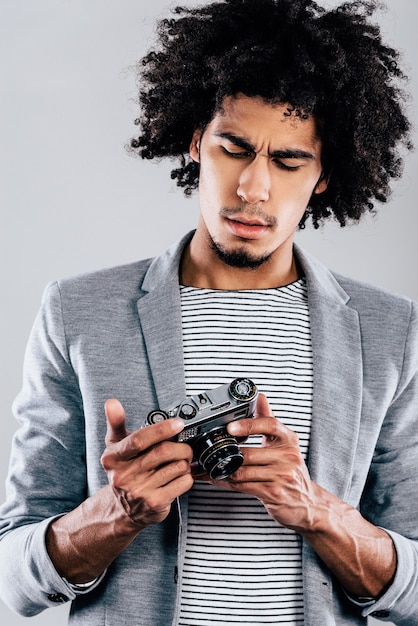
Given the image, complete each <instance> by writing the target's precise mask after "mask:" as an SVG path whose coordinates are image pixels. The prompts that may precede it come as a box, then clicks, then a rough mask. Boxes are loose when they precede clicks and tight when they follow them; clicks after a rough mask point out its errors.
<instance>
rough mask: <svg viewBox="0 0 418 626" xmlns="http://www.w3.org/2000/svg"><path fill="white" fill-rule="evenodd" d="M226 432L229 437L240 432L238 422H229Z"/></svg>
mask: <svg viewBox="0 0 418 626" xmlns="http://www.w3.org/2000/svg"><path fill="white" fill-rule="evenodd" d="M228 430H229V432H230V433H231V435H235V434H237V433H239V432H240V430H241V428H240V425H239V424H238V422H231V423H230V424H228Z"/></svg>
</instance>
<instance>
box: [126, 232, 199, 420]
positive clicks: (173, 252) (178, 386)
mask: <svg viewBox="0 0 418 626" xmlns="http://www.w3.org/2000/svg"><path fill="white" fill-rule="evenodd" d="M191 235H192V233H189V234H188V235H187V236H186V237H184V238H183V239H182V240H181V241H180V242H179V243H177V244H175V245H173V246H172V247H171V248H169V249H168V250H167V251H166V252H165V253H164V254H163V255H161V256H160V257H157V258H156V259H155V260H154V261H153V262H152V264H151V265H150V268H149V270H148V272H147V274H146V276H145V279H144V282H143V284H142V290H143V292H144V295H143V296H142V297H141V298H140V299H139V300H138V302H137V308H138V314H139V318H140V322H141V327H142V332H143V336H144V340H145V345H146V348H147V355H148V360H149V365H150V369H151V373H152V379H153V382H154V385H155V391H156V395H157V401H158V406H159V407H160V408H169V407H171V406H175V404H177V403H178V402H180V401H181V400H183V398H184V397H185V395H186V386H185V378H184V359H183V342H182V327H181V303H180V291H179V264H180V258H181V254H182V252H183V248H184V246H185V245H186V244H187V242H188V241H189V239H190V237H191Z"/></svg>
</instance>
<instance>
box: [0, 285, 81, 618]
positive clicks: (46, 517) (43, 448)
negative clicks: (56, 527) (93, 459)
mask: <svg viewBox="0 0 418 626" xmlns="http://www.w3.org/2000/svg"><path fill="white" fill-rule="evenodd" d="M14 412H15V416H16V418H17V419H18V421H19V423H20V428H19V429H18V430H17V432H16V434H15V437H14V440H13V445H12V454H11V461H10V469H9V475H8V479H7V483H6V493H7V499H6V502H5V504H4V505H3V506H2V507H1V508H0V564H1V565H0V594H1V597H2V598H3V600H4V601H5V603H6V604H7V605H8V606H9V607H10V608H11V609H12V610H14V611H16V612H18V613H21V614H22V615H26V616H30V615H34V614H36V613H39V612H40V611H42V610H43V609H45V608H47V607H50V606H56V605H57V603H61V602H65V601H66V600H68V599H72V598H74V597H75V593H74V591H73V590H72V589H71V587H70V586H69V585H67V584H66V583H65V581H63V580H62V578H61V577H60V576H59V574H58V573H57V572H56V570H55V568H54V566H53V564H52V562H51V560H50V558H49V556H48V553H47V550H46V547H45V534H46V530H47V528H48V525H49V523H50V522H51V520H53V519H54V518H56V517H57V516H60V515H62V514H64V513H66V512H68V511H70V510H72V509H73V508H75V507H76V506H78V504H80V502H82V501H83V500H84V499H85V497H86V464H85V437H84V417H83V404H82V399H81V394H80V390H79V387H78V382H77V378H76V376H75V373H74V371H73V368H72V367H71V363H70V359H69V355H68V352H67V347H66V340H65V330H64V324H63V319H62V310H61V301H60V293H59V287H58V285H57V284H56V283H53V284H51V285H50V286H49V287H48V288H47V289H46V291H45V294H44V298H43V302H42V306H41V309H40V312H39V314H38V316H37V319H36V321H35V324H34V327H33V329H32V332H31V336H30V339H29V342H28V347H27V350H26V355H25V363H24V380H23V387H22V390H21V392H20V394H19V396H18V397H17V399H16V401H15V403H14Z"/></svg>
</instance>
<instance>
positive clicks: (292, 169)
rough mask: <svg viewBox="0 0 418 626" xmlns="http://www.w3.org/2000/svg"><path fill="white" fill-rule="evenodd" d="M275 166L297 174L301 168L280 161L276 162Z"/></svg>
mask: <svg viewBox="0 0 418 626" xmlns="http://www.w3.org/2000/svg"><path fill="white" fill-rule="evenodd" d="M274 164H275V165H277V167H278V168H279V169H281V170H284V171H285V172H297V171H298V170H299V169H300V168H301V165H287V163H283V161H280V160H278V159H277V160H275V161H274Z"/></svg>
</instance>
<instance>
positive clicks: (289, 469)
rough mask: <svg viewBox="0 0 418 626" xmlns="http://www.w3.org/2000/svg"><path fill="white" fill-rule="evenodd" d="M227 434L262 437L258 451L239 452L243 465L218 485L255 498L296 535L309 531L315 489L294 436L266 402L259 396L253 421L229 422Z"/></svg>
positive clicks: (255, 449) (245, 448) (243, 450)
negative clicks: (294, 531) (303, 530)
mask: <svg viewBox="0 0 418 626" xmlns="http://www.w3.org/2000/svg"><path fill="white" fill-rule="evenodd" d="M228 432H229V433H230V434H231V435H234V436H236V437H248V436H250V435H263V436H264V442H263V445H262V447H260V448H252V447H242V448H241V451H242V452H243V454H244V463H243V465H242V466H241V467H240V468H239V469H238V470H237V471H236V472H234V474H232V475H231V476H230V477H229V478H228V479H226V480H223V481H222V486H223V487H229V488H231V489H233V490H235V491H240V492H243V493H247V494H250V495H253V496H255V497H256V498H258V499H259V500H260V501H261V502H262V503H263V504H264V506H265V508H266V509H267V511H268V513H269V514H270V515H271V516H272V517H273V518H274V519H275V520H276V521H277V522H279V523H280V524H282V525H283V526H286V527H288V528H292V529H293V530H296V531H299V532H300V531H301V530H302V529H305V530H307V529H309V528H310V527H311V525H312V522H313V513H314V510H315V499H316V498H315V493H316V490H315V485H314V483H313V482H312V481H311V478H310V476H309V472H308V468H307V467H306V464H305V462H304V460H303V458H302V455H301V452H300V448H299V442H298V437H297V435H296V433H294V432H293V431H292V430H290V429H289V428H286V426H284V424H283V423H282V422H280V421H279V420H278V419H277V418H276V417H274V415H273V413H272V411H271V409H270V406H269V404H268V401H267V398H266V397H265V396H264V395H263V394H260V395H259V397H258V400H257V407H256V411H255V416H254V418H253V419H244V420H238V421H235V422H231V423H230V424H229V425H228ZM219 484H220V483H219Z"/></svg>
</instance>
